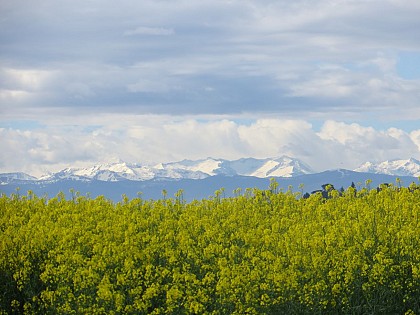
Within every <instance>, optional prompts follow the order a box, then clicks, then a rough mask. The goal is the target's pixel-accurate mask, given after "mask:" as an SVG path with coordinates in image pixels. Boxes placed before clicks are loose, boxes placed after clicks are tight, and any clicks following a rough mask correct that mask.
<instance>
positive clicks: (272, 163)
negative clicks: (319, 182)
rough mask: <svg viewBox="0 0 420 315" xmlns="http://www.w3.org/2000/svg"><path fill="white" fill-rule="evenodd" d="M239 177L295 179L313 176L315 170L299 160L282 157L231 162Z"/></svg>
mask: <svg viewBox="0 0 420 315" xmlns="http://www.w3.org/2000/svg"><path fill="white" fill-rule="evenodd" d="M230 167H231V168H232V169H233V170H235V172H236V174H237V175H244V176H255V177H260V178H265V177H294V176H298V175H304V174H312V173H313V170H312V169H311V168H310V167H309V166H308V165H306V164H305V163H303V162H302V161H300V160H298V159H293V158H290V157H288V156H282V157H279V158H276V159H252V158H248V159H240V160H236V161H232V162H230Z"/></svg>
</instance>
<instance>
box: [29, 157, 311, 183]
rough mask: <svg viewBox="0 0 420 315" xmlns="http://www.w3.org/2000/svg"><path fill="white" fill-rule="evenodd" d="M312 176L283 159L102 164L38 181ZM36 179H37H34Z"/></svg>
mask: <svg viewBox="0 0 420 315" xmlns="http://www.w3.org/2000/svg"><path fill="white" fill-rule="evenodd" d="M310 173H313V172H312V170H311V169H310V167H309V166H307V165H305V164H304V163H303V162H302V161H300V160H297V159H292V158H290V157H286V156H282V157H279V158H274V159H255V158H244V159H239V160H234V161H229V160H224V159H214V158H207V159H202V160H196V161H192V160H183V161H179V162H171V163H160V164H157V165H155V166H143V165H139V164H129V163H124V162H119V163H113V164H100V165H95V166H92V167H89V168H66V169H64V170H62V171H59V172H57V173H53V174H49V175H45V176H42V177H41V178H39V180H43V181H58V180H85V181H86V180H99V181H122V180H135V181H145V180H150V179H160V178H165V179H175V180H179V179H203V178H207V177H209V176H215V175H225V176H235V175H241V176H254V177H260V178H266V177H293V176H297V175H303V174H310ZM34 179H35V178H34Z"/></svg>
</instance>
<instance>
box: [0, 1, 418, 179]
mask: <svg viewBox="0 0 420 315" xmlns="http://www.w3.org/2000/svg"><path fill="white" fill-rule="evenodd" d="M419 16H420V1H418V0H318V1H307V0H295V1H286V0H277V1H270V0H258V1H252V0H241V1H239V0H224V1H221V0H201V1H191V0H171V1H168V0H154V1H149V0H142V1H134V0H121V1H118V2H117V1H110V0H101V1H99V0H83V1H82V0H72V1H67V0H61V1H56V0H32V1H31V2H30V5H28V2H27V1H23V0H14V1H7V0H0V172H14V171H23V172H27V173H29V174H32V175H35V176H40V175H42V174H45V173H48V172H54V171H58V170H61V169H63V168H65V167H69V166H72V167H87V166H92V165H94V164H97V163H110V162H118V161H125V162H129V163H134V162H136V163H140V164H147V165H149V164H156V163H160V162H171V161H179V160H182V159H202V158H207V157H214V158H225V159H237V158H241V157H256V158H266V157H278V156H282V155H288V156H291V157H295V158H299V159H301V160H302V161H304V162H306V163H307V164H309V165H310V166H311V167H312V168H313V169H315V170H317V171H322V170H326V169H335V168H347V169H354V168H356V167H358V166H359V165H360V164H362V163H364V162H366V161H373V162H379V161H383V160H388V159H398V158H400V159H407V158H410V157H414V158H417V159H420V19H419Z"/></svg>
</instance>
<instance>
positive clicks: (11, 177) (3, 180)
mask: <svg viewBox="0 0 420 315" xmlns="http://www.w3.org/2000/svg"><path fill="white" fill-rule="evenodd" d="M36 179H37V178H36V177H33V176H31V175H28V174H26V173H22V172H16V173H3V174H0V185H5V184H7V183H8V182H10V181H32V180H36Z"/></svg>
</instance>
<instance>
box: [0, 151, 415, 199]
mask: <svg viewBox="0 0 420 315" xmlns="http://www.w3.org/2000/svg"><path fill="white" fill-rule="evenodd" d="M419 176H420V162H419V161H418V160H416V159H414V158H410V159H407V160H391V161H384V162H380V163H372V162H367V163H365V164H363V165H361V166H360V167H358V168H356V169H355V170H353V171H350V170H344V169H339V170H330V171H325V172H321V173H316V172H314V171H313V170H312V169H311V167H310V166H308V165H307V164H305V163H304V162H302V161H301V160H299V159H295V158H291V157H287V156H281V157H277V158H266V159H256V158H242V159H238V160H232V161H231V160H225V159H214V158H207V159H202V160H195V161H193V160H183V161H179V162H172V163H160V164H157V165H153V166H147V165H140V164H136V163H132V164H130V163H125V162H119V163H112V164H101V165H95V166H93V167H90V168H66V169H64V170H61V171H59V172H56V173H51V174H48V175H44V176H41V177H39V178H36V177H34V176H31V175H28V174H25V173H22V172H18V173H3V174H0V193H1V192H3V193H6V194H11V193H13V192H16V189H17V188H19V189H20V191H21V193H25V192H26V191H28V190H32V191H34V192H35V193H36V194H38V195H40V194H41V195H42V194H47V195H48V196H54V195H56V194H57V193H58V192H60V191H63V192H65V193H67V194H68V191H69V190H70V189H74V190H75V191H78V192H80V193H81V194H87V193H89V194H91V196H92V197H94V196H97V195H105V196H106V197H108V198H111V199H114V200H120V199H121V195H122V194H126V195H127V196H129V197H134V196H136V195H137V193H138V192H141V193H142V195H143V196H144V197H145V198H160V197H161V196H162V190H166V191H167V192H168V194H173V193H175V192H176V191H178V190H179V189H182V190H184V191H185V193H186V194H188V195H187V199H198V198H207V197H208V196H211V195H212V194H213V193H214V191H216V190H218V189H220V188H222V187H223V188H225V192H226V194H227V195H228V196H230V195H232V193H233V190H235V189H237V188H242V189H246V188H253V187H256V188H260V189H266V188H267V187H268V185H269V179H270V178H276V179H277V180H278V182H279V186H280V188H282V189H287V187H289V186H293V187H294V189H295V190H297V189H298V187H299V186H301V185H303V187H305V188H304V191H305V192H311V191H312V190H316V189H320V186H321V185H322V184H325V183H331V184H333V185H334V186H335V187H337V188H339V187H341V186H343V187H348V186H349V185H350V184H351V183H352V182H353V183H359V184H360V183H362V184H364V182H365V181H366V180H368V179H369V180H372V185H379V184H381V183H385V182H388V183H390V182H391V183H392V182H394V183H395V180H396V178H397V177H398V178H400V179H401V182H402V183H403V184H406V185H409V184H410V183H411V182H413V181H415V182H416V181H417V179H416V177H419Z"/></svg>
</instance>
